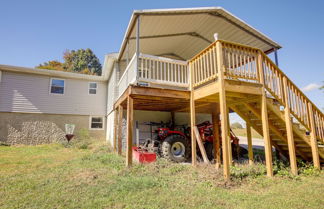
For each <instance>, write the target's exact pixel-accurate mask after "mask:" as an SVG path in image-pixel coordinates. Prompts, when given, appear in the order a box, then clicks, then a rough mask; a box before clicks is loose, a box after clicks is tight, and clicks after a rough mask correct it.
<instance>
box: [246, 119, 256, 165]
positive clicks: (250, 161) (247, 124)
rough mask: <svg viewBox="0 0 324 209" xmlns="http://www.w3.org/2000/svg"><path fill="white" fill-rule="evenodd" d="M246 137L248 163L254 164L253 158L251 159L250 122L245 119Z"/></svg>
mask: <svg viewBox="0 0 324 209" xmlns="http://www.w3.org/2000/svg"><path fill="white" fill-rule="evenodd" d="M246 138H247V144H248V155H249V165H253V164H254V160H253V158H254V157H253V145H252V134H251V124H250V122H248V121H246Z"/></svg>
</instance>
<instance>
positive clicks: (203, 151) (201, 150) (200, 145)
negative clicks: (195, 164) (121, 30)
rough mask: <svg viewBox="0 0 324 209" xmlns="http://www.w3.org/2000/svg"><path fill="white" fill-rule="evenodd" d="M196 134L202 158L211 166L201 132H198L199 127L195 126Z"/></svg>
mask: <svg viewBox="0 0 324 209" xmlns="http://www.w3.org/2000/svg"><path fill="white" fill-rule="evenodd" d="M194 132H195V136H196V140H197V142H198V146H199V149H200V153H201V155H202V157H203V159H204V163H207V164H209V163H210V162H209V159H208V157H207V153H206V150H205V147H204V144H203V142H202V140H201V137H200V134H199V130H198V128H197V126H194Z"/></svg>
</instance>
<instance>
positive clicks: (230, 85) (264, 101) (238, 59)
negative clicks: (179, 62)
mask: <svg viewBox="0 0 324 209" xmlns="http://www.w3.org/2000/svg"><path fill="white" fill-rule="evenodd" d="M142 63H143V62H142ZM147 63H151V64H147V65H145V66H151V67H152V66H153V67H154V66H156V65H155V64H154V62H149V61H148V62H147ZM145 66H144V67H143V66H142V67H141V69H142V71H141V73H142V74H143V72H144V74H143V75H145V76H146V75H147V76H152V75H154V76H155V75H159V76H160V77H159V79H166V78H168V79H171V80H169V81H168V82H171V81H172V82H175V81H176V80H175V79H174V78H177V79H178V78H181V79H180V80H181V81H182V80H183V77H182V76H183V75H186V73H184V72H185V71H179V69H185V70H186V69H188V70H189V72H190V73H187V74H188V76H190V77H189V78H187V79H184V81H185V82H187V81H188V85H189V88H188V90H175V89H167V88H165V89H163V88H152V87H140V86H136V85H129V86H128V87H127V89H126V90H125V91H124V92H123V93H122V94H121V96H120V97H119V99H118V100H117V101H116V103H115V105H114V109H115V132H114V133H115V136H114V140H115V143H114V144H116V142H118V143H117V144H121V142H120V140H121V131H120V130H121V129H120V122H118V121H121V116H122V115H121V112H122V110H123V109H126V110H127V127H128V129H127V130H128V131H127V152H126V156H127V157H126V158H127V160H126V165H127V166H130V165H131V164H132V149H131V146H132V144H131V142H132V132H133V130H132V127H133V111H134V110H150V111H168V112H190V118H191V119H190V120H191V122H190V124H191V127H195V126H196V113H209V114H211V115H212V118H213V123H214V124H218V123H219V121H220V122H221V130H222V132H221V137H218V134H219V133H216V137H215V138H216V140H215V144H214V145H215V146H214V149H215V150H216V152H215V153H216V154H215V159H216V167H217V168H218V167H219V165H220V163H221V162H220V150H222V153H223V158H222V164H223V170H224V178H225V179H226V180H229V178H230V171H229V169H230V165H231V164H232V154H231V143H230V140H229V138H228V136H229V118H228V117H229V116H228V113H229V112H230V111H235V112H236V113H237V114H238V115H240V116H241V118H243V119H244V120H245V121H246V123H247V133H248V139H247V141H248V147H249V149H248V150H249V161H250V163H251V164H252V163H253V153H252V148H251V147H252V143H253V142H252V139H251V134H249V133H250V132H251V130H250V128H251V127H252V128H253V129H255V130H256V131H257V132H258V133H260V134H261V135H262V136H263V138H264V147H265V159H266V167H267V175H268V176H273V168H272V161H273V160H272V147H273V146H274V147H275V148H276V149H277V150H279V151H280V153H281V154H282V155H283V156H286V157H287V158H288V159H289V160H290V166H291V172H292V174H293V175H297V174H298V172H297V158H300V159H303V160H307V161H312V162H313V164H314V167H316V168H318V169H320V163H321V162H324V147H323V146H322V144H324V114H323V113H322V112H321V111H320V110H319V109H318V108H317V107H316V106H315V105H314V104H313V103H312V102H311V101H310V100H309V99H308V98H307V97H306V96H305V95H304V94H303V92H302V91H301V90H299V89H298V88H297V86H296V85H295V84H294V83H293V82H292V81H291V80H289V78H288V77H287V76H286V75H285V74H284V73H283V72H282V71H281V70H280V69H279V68H278V67H277V66H276V65H275V64H274V63H273V62H272V61H271V60H270V59H269V58H268V57H267V56H266V55H265V54H264V53H263V52H262V51H261V50H259V49H255V48H251V47H248V46H243V45H240V44H235V43H229V42H226V41H217V42H215V43H213V44H211V45H210V46H209V47H207V48H206V49H205V50H203V51H202V52H201V53H199V54H198V55H197V56H195V57H194V58H193V59H191V60H190V61H189V64H188V68H179V67H175V66H176V65H170V66H173V67H169V68H167V73H166V72H164V76H162V77H161V75H162V73H156V71H155V70H156V69H154V68H152V69H149V67H145ZM143 69H145V71H143ZM158 70H159V71H160V72H163V69H162V68H159V69H158ZM175 70H177V71H175ZM175 72H177V73H175ZM181 72H182V73H181ZM154 73H155V74H154ZM176 75H180V76H178V77H176ZM154 78H155V77H154ZM155 79H156V78H155ZM172 79H173V80H172ZM148 80H150V79H148ZM215 129H216V128H215ZM191 130H192V133H191V142H192V143H191V147H192V164H193V165H196V144H197V142H198V145H201V144H200V143H201V142H200V141H199V136H197V133H196V136H195V133H194V128H192V129H191ZM306 132H307V133H306ZM308 133H309V134H308ZM220 139H221V140H222V147H221V148H220V147H219V145H220V142H219V140H220ZM197 140H198V141H197ZM199 148H200V149H203V148H201V146H199ZM116 150H117V151H118V153H121V147H116ZM201 151H202V152H203V150H201Z"/></svg>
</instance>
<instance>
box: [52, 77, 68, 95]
mask: <svg viewBox="0 0 324 209" xmlns="http://www.w3.org/2000/svg"><path fill="white" fill-rule="evenodd" d="M53 80H62V81H64V85H63V94H58V93H52V82H53ZM65 82H66V81H65V79H63V78H51V80H50V85H49V94H51V95H65V89H66V88H65V86H66V85H65Z"/></svg>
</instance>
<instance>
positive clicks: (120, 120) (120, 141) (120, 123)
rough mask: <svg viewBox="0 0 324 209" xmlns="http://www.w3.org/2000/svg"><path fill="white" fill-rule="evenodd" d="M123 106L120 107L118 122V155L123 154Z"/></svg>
mask: <svg viewBox="0 0 324 209" xmlns="http://www.w3.org/2000/svg"><path fill="white" fill-rule="evenodd" d="M123 111H124V110H123V106H121V105H119V106H118V122H117V126H118V127H117V153H118V155H121V154H122V149H123V135H122V131H123V130H122V129H123Z"/></svg>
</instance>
